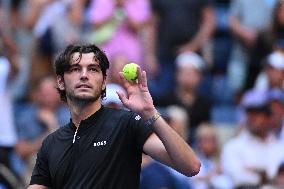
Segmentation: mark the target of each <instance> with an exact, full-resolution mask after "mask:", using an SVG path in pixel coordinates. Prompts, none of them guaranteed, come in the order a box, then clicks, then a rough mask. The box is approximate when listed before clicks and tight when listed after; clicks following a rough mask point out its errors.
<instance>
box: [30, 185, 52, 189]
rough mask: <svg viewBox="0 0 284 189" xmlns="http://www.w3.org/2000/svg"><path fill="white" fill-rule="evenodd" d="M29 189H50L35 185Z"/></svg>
mask: <svg viewBox="0 0 284 189" xmlns="http://www.w3.org/2000/svg"><path fill="white" fill-rule="evenodd" d="M27 189H48V187H46V186H43V185H37V184H33V185H30V186H28V188H27Z"/></svg>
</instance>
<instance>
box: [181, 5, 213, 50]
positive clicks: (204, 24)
mask: <svg viewBox="0 0 284 189" xmlns="http://www.w3.org/2000/svg"><path fill="white" fill-rule="evenodd" d="M201 15H202V21H201V25H200V28H199V30H198V31H197V32H196V35H195V36H194V37H193V39H192V40H190V41H189V42H188V43H186V44H185V45H183V46H181V47H180V48H179V49H178V52H179V53H182V52H185V51H193V52H196V51H198V50H200V48H202V46H203V45H204V44H205V43H206V42H207V41H208V40H209V39H210V38H211V37H212V35H213V32H214V29H215V15H214V10H213V8H212V7H206V8H204V10H202V14H201Z"/></svg>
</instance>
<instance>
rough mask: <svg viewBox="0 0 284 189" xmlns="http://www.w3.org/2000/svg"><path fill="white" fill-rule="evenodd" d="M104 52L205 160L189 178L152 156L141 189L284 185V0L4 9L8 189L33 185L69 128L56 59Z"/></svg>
mask: <svg viewBox="0 0 284 189" xmlns="http://www.w3.org/2000/svg"><path fill="white" fill-rule="evenodd" d="M70 43H95V44H96V45H97V46H99V47H100V48H102V49H103V51H104V52H105V53H106V54H107V56H108V57H109V60H110V64H111V65H110V69H109V72H108V86H107V97H106V99H104V100H103V104H104V105H105V106H109V107H114V108H124V107H123V106H122V104H121V103H120V101H119V99H118V97H117V96H116V93H115V91H116V90H121V86H120V83H119V80H118V72H119V71H120V70H121V69H122V67H123V66H124V65H125V64H126V63H129V62H136V63H137V64H139V65H140V66H141V67H142V68H143V69H145V70H146V71H147V77H148V86H149V89H150V93H151V95H152V97H153V100H154V103H155V105H156V107H158V109H159V110H160V112H161V113H162V115H163V117H164V118H165V119H166V120H167V121H168V123H169V124H170V126H171V127H173V128H174V129H175V130H176V131H177V132H178V133H179V134H180V135H181V136H182V137H184V139H185V140H186V141H187V142H188V143H189V144H190V145H191V146H192V147H193V148H194V150H195V151H196V153H197V154H198V156H199V158H200V160H201V162H202V167H201V171H200V173H199V174H198V175H197V176H194V177H191V178H187V177H184V176H183V175H181V174H180V173H177V172H175V171H174V170H172V169H170V168H168V167H165V166H164V165H162V164H160V163H158V162H156V161H154V160H152V159H151V158H150V157H148V156H146V155H145V156H143V163H142V172H141V187H140V188H141V189H161V188H163V189H185V188H190V189H254V188H260V189H280V188H284V128H283V127H284V126H283V124H284V122H283V121H284V1H283V0H176V1H173V0H0V115H1V119H0V189H10V188H12V189H18V188H24V187H25V186H27V184H28V183H29V179H30V176H31V172H32V168H33V166H34V163H35V156H36V153H37V150H38V149H39V148H40V146H41V142H42V140H43V139H44V138H45V137H46V136H47V135H48V134H49V133H50V132H53V131H54V130H56V129H58V128H59V127H60V126H63V125H64V124H66V123H68V122H69V119H70V115H69V111H68V108H67V107H66V105H65V104H63V103H62V102H61V101H60V98H59V95H58V94H57V91H56V89H55V78H54V73H53V60H54V58H55V57H56V55H57V54H58V53H59V52H61V51H62V50H63V49H64V48H65V47H66V45H68V44H70Z"/></svg>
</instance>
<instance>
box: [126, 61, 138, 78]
mask: <svg viewBox="0 0 284 189" xmlns="http://www.w3.org/2000/svg"><path fill="white" fill-rule="evenodd" d="M137 68H138V65H137V64H135V63H129V64H126V65H125V66H124V67H123V69H122V73H123V76H124V78H125V79H126V80H128V81H135V80H136V79H137V77H138V76H137Z"/></svg>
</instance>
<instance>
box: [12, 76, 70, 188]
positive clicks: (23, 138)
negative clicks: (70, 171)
mask: <svg viewBox="0 0 284 189" xmlns="http://www.w3.org/2000/svg"><path fill="white" fill-rule="evenodd" d="M19 108H20V109H18V111H17V112H16V118H17V119H16V124H17V129H18V137H19V141H18V143H17V144H16V147H15V150H16V153H17V154H18V156H19V157H20V158H21V159H22V160H23V163H24V166H25V173H23V174H24V175H23V177H24V179H25V181H26V182H28V181H29V180H28V179H29V178H30V175H31V171H32V168H33V167H34V163H35V157H36V153H37V151H38V149H39V148H40V146H41V143H42V141H43V139H44V138H45V137H46V136H47V135H48V134H49V133H51V132H53V131H55V130H56V129H58V128H59V126H63V125H64V124H66V123H68V121H69V119H70V115H69V111H68V109H67V108H66V107H65V106H63V105H61V103H60V98H59V95H58V93H57V91H56V89H55V79H54V78H53V77H52V76H45V77H42V78H41V79H40V80H38V81H37V83H36V84H35V85H34V86H32V89H31V101H30V102H28V103H27V104H24V105H22V106H21V107H19Z"/></svg>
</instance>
